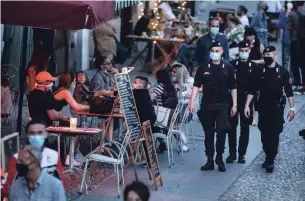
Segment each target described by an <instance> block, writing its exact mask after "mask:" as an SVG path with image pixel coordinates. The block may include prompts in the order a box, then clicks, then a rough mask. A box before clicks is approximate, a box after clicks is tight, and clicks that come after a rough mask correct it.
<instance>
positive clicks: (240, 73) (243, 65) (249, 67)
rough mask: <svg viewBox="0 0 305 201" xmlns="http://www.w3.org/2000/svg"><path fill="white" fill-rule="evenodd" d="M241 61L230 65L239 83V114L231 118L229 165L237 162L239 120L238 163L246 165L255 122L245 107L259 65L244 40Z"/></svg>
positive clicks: (240, 53)
mask: <svg viewBox="0 0 305 201" xmlns="http://www.w3.org/2000/svg"><path fill="white" fill-rule="evenodd" d="M238 46H239V49H238V51H239V59H236V60H233V61H231V62H230V63H231V64H232V66H233V67H234V71H235V76H236V82H237V114H236V115H235V116H233V117H230V118H229V121H230V124H231V129H230V131H229V132H228V139H229V153H230V155H229V156H228V158H227V159H226V162H227V163H233V162H234V161H235V160H236V136H237V125H238V119H240V137H239V144H238V155H239V156H238V163H245V162H246V160H245V155H246V152H247V147H248V143H249V133H250V125H251V124H252V121H253V113H254V111H253V110H251V111H250V113H251V115H250V117H249V118H247V117H246V116H245V115H244V106H245V103H246V100H247V94H248V90H249V83H250V82H251V79H253V77H254V72H256V71H257V70H258V65H257V64H256V63H255V62H253V61H251V60H250V59H249V54H250V51H251V49H250V42H249V41H248V40H244V41H242V42H240V43H239V45H238ZM249 106H250V108H253V101H252V102H251V103H250V105H249Z"/></svg>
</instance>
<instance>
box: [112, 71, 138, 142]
mask: <svg viewBox="0 0 305 201" xmlns="http://www.w3.org/2000/svg"><path fill="white" fill-rule="evenodd" d="M115 81H116V83H117V88H118V92H119V95H120V101H121V104H122V106H123V109H124V113H125V120H126V124H127V128H128V130H129V131H130V135H131V140H132V141H135V140H136V138H137V137H138V135H139V134H140V132H141V123H140V119H139V116H138V111H137V107H136V103H135V100H134V97H133V93H132V88H131V84H130V79H129V75H128V74H125V73H120V74H117V75H115Z"/></svg>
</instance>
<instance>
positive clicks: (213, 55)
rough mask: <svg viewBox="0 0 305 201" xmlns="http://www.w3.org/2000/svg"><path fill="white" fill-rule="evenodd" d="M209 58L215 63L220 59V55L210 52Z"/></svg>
mask: <svg viewBox="0 0 305 201" xmlns="http://www.w3.org/2000/svg"><path fill="white" fill-rule="evenodd" d="M210 58H211V59H212V60H213V61H217V60H219V59H220V58H221V55H220V53H216V52H211V53H210Z"/></svg>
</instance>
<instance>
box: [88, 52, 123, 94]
mask: <svg viewBox="0 0 305 201" xmlns="http://www.w3.org/2000/svg"><path fill="white" fill-rule="evenodd" d="M96 67H97V72H96V73H95V75H94V76H93V77H92V79H91V85H92V88H93V89H94V90H95V91H97V92H98V93H97V95H99V96H112V95H114V91H115V90H114V89H113V85H114V84H115V80H114V74H116V73H118V70H117V69H116V68H114V67H113V66H112V65H111V62H110V60H109V59H108V58H107V57H104V56H100V57H98V58H97V60H96Z"/></svg>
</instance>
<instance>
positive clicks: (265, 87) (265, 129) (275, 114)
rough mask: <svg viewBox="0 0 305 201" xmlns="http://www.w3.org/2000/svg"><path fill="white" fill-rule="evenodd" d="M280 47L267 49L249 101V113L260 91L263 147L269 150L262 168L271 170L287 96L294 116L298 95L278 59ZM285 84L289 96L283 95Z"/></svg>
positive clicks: (291, 116)
mask: <svg viewBox="0 0 305 201" xmlns="http://www.w3.org/2000/svg"><path fill="white" fill-rule="evenodd" d="M275 51H276V49H275V47H274V46H270V47H267V48H266V49H265V50H264V60H265V65H264V67H263V68H262V69H261V70H259V71H258V72H257V73H255V78H254V79H253V80H252V82H251V83H250V87H249V91H248V96H247V102H246V105H245V110H244V113H245V116H246V117H249V116H251V115H250V114H251V109H250V108H251V107H250V103H251V101H252V99H253V97H254V95H255V94H256V93H257V91H259V98H258V104H257V110H258V114H259V118H258V128H259V130H260V132H261V141H262V144H263V150H264V152H265V154H266V159H265V162H264V163H263V164H262V168H266V171H267V172H273V169H274V159H275V157H276V155H277V150H278V146H279V136H280V133H281V132H282V131H283V124H284V122H285V121H284V117H283V115H284V108H285V105H286V97H288V102H289V105H290V110H289V112H288V115H287V118H288V119H289V121H291V120H293V118H294V112H295V108H294V97H293V91H292V85H291V80H290V75H289V72H288V71H287V70H286V69H285V68H283V67H281V66H280V65H279V64H278V63H276V62H275V56H276V53H275ZM283 88H284V91H285V94H286V97H285V96H284V95H283Z"/></svg>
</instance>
